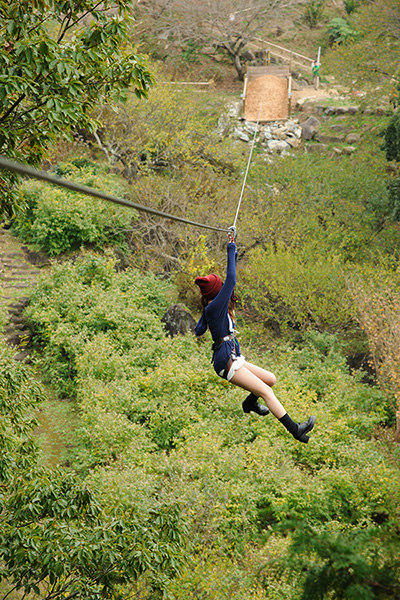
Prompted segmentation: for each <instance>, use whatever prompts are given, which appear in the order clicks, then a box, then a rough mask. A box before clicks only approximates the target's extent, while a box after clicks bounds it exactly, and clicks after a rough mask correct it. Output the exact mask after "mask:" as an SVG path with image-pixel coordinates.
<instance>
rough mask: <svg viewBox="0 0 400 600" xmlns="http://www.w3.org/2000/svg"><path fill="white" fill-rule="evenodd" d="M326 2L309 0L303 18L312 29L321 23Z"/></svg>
mask: <svg viewBox="0 0 400 600" xmlns="http://www.w3.org/2000/svg"><path fill="white" fill-rule="evenodd" d="M325 4H326V0H309V1H308V3H307V4H306V6H305V8H304V15H303V18H304V20H305V22H306V23H307V24H308V25H309V26H310V27H311V28H313V27H316V26H317V25H318V23H320V21H321V19H322V17H323V13H324V8H325Z"/></svg>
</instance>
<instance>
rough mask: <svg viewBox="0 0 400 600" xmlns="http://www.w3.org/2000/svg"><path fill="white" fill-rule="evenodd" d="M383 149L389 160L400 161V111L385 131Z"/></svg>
mask: <svg viewBox="0 0 400 600" xmlns="http://www.w3.org/2000/svg"><path fill="white" fill-rule="evenodd" d="M383 149H384V150H385V154H386V159H387V160H396V161H399V162H400V112H399V111H398V112H396V113H395V114H394V115H393V116H392V118H391V119H390V121H389V124H388V126H387V128H386V129H385V132H384V143H383Z"/></svg>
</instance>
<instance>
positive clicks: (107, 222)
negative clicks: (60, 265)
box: [13, 161, 136, 256]
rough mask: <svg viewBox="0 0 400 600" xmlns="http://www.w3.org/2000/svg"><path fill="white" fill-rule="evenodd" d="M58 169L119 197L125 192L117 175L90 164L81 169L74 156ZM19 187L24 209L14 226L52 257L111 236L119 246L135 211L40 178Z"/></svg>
mask: <svg viewBox="0 0 400 600" xmlns="http://www.w3.org/2000/svg"><path fill="white" fill-rule="evenodd" d="M78 164H79V163H78ZM58 173H59V174H60V175H62V174H66V175H68V176H70V178H73V180H74V181H76V182H79V183H82V184H83V185H87V186H89V187H93V188H97V189H101V190H102V191H107V192H108V193H111V194H114V195H117V196H120V197H121V196H123V195H124V192H125V191H124V188H123V187H122V185H121V183H120V182H119V181H118V180H117V178H116V177H115V176H113V175H110V174H109V173H107V170H105V169H100V168H99V167H95V166H92V165H90V166H83V167H82V168H79V167H78V166H76V161H74V162H72V163H67V164H62V165H60V166H59V167H58ZM22 189H23V194H24V198H25V203H26V210H25V211H23V212H19V213H17V215H16V217H15V218H14V220H13V231H14V232H15V233H16V234H17V235H18V236H19V237H21V238H22V239H23V240H24V241H27V242H31V243H33V244H35V245H37V246H38V247H39V248H40V249H41V250H43V251H44V252H46V253H47V254H49V255H50V256H57V255H58V254H61V253H63V252H68V251H70V250H78V249H79V248H80V247H81V246H84V245H91V246H95V247H103V246H104V244H106V243H109V242H110V241H111V242H112V243H113V244H114V245H118V244H120V245H123V244H124V240H125V233H124V232H125V230H126V229H127V228H129V223H130V221H131V219H132V218H134V217H135V216H136V213H135V212H133V211H132V210H130V209H126V208H125V209H124V208H122V207H119V206H115V205H114V204H111V203H109V202H106V201H104V200H96V199H92V198H90V197H88V196H84V195H80V194H77V193H75V192H72V191H70V190H67V189H64V188H57V187H55V186H49V185H48V184H46V183H43V182H37V181H32V180H31V181H28V182H27V183H25V184H24V186H23V188H22Z"/></svg>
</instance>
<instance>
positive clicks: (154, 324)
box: [27, 254, 168, 396]
mask: <svg viewBox="0 0 400 600" xmlns="http://www.w3.org/2000/svg"><path fill="white" fill-rule="evenodd" d="M167 288H168V285H167V284H165V283H163V282H161V281H158V280H157V279H156V278H155V277H154V276H153V275H152V274H151V273H147V274H146V275H141V274H140V273H139V272H136V271H124V272H123V273H116V272H115V259H114V258H113V256H112V255H107V254H106V255H105V256H97V255H91V254H88V255H86V256H85V255H84V256H81V257H79V258H78V259H77V260H76V261H75V263H74V264H72V263H71V262H65V263H64V264H59V265H55V266H54V269H53V272H52V274H51V275H48V276H47V277H44V278H43V281H42V284H41V286H38V287H37V288H36V289H35V291H34V292H33V295H32V303H31V305H30V306H29V307H28V309H27V315H28V317H29V318H30V319H31V321H32V323H33V324H34V327H35V335H36V336H37V339H38V340H39V341H40V343H41V344H42V347H43V358H42V360H43V368H44V370H45V372H47V373H48V377H49V378H50V380H51V381H52V383H53V385H55V386H57V385H59V386H60V389H59V391H60V392H61V393H62V394H63V395H66V396H68V395H74V387H75V383H74V382H75V379H74V378H75V375H76V373H77V371H76V369H77V359H78V357H79V356H80V355H81V353H82V351H83V348H84V347H85V344H87V343H88V342H92V341H94V340H95V339H96V338H97V337H99V339H101V340H102V343H103V344H105V346H106V347H107V344H109V345H111V347H112V346H113V345H114V344H115V349H114V350H113V354H114V357H113V359H112V360H111V357H110V356H108V355H107V354H106V353H104V355H102V354H101V352H99V349H97V352H98V359H97V362H94V363H92V367H93V368H95V369H100V370H102V369H103V368H104V372H105V374H106V377H107V378H109V379H113V378H114V377H115V376H117V374H118V373H120V371H121V369H123V368H124V365H125V364H126V358H124V353H125V352H127V351H129V350H131V349H133V350H135V348H136V347H137V345H138V344H139V341H141V342H142V343H144V342H145V340H146V339H148V338H149V337H152V338H161V337H162V335H163V331H162V325H161V322H160V318H161V316H162V314H163V312H165V310H166V308H167V301H166V299H165V296H164V293H165V290H166V289H167ZM93 348H94V349H95V348H96V344H94V346H93ZM136 352H137V355H136V356H135V360H136V361H137V365H138V366H139V367H141V368H146V366H148V365H151V364H153V360H154V359H153V354H152V352H147V351H146V350H142V349H140V346H139V347H137V349H136ZM102 357H103V361H101V358H102Z"/></svg>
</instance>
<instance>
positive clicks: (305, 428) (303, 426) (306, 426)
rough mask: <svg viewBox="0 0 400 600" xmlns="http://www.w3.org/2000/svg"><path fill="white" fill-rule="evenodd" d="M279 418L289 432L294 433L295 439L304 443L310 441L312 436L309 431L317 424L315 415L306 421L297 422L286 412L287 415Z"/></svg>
mask: <svg viewBox="0 0 400 600" xmlns="http://www.w3.org/2000/svg"><path fill="white" fill-rule="evenodd" d="M279 420H280V422H281V423H282V425H283V426H284V427H286V429H287V430H288V431H289V433H291V434H292V436H293V437H294V439H295V440H298V441H299V442H303V443H304V444H307V443H308V440H309V439H310V438H309V436H308V435H307V433H309V432H310V431H311V430H312V429H313V427H314V425H315V417H314V416H311V417H310V418H309V419H308V421H305V422H304V423H295V422H294V421H292V419H291V418H290V417H289V415H288V414H287V413H286V415H283V417H281V418H280V419H279Z"/></svg>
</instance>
